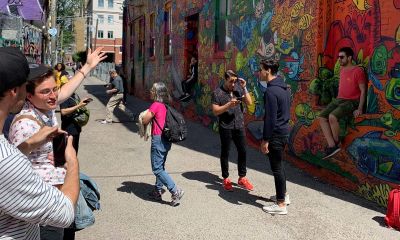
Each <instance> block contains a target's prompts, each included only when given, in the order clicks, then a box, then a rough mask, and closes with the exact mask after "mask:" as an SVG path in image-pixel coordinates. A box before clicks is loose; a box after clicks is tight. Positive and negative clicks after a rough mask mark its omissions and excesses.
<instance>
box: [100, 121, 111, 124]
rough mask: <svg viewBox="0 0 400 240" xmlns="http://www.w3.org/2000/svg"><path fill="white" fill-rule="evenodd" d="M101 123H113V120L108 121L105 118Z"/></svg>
mask: <svg viewBox="0 0 400 240" xmlns="http://www.w3.org/2000/svg"><path fill="white" fill-rule="evenodd" d="M100 123H101V124H111V123H112V121H111V122H110V121H107V120H103V121H101V122H100Z"/></svg>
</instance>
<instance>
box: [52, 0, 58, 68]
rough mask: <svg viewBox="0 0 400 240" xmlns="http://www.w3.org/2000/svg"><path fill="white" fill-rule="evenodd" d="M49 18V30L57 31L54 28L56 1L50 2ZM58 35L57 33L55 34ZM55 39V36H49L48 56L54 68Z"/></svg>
mask: <svg viewBox="0 0 400 240" xmlns="http://www.w3.org/2000/svg"><path fill="white" fill-rule="evenodd" d="M50 16H51V28H52V29H57V28H56V19H57V0H51V6H50ZM57 34H58V33H57ZM56 41H57V37H56V36H51V50H50V56H51V65H52V66H54V65H55V62H56V61H57V59H56V52H57V42H56Z"/></svg>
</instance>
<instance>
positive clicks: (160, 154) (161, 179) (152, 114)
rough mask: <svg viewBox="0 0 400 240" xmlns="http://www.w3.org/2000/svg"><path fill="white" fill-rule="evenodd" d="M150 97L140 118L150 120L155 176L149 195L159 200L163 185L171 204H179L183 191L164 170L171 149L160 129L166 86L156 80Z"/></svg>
mask: <svg viewBox="0 0 400 240" xmlns="http://www.w3.org/2000/svg"><path fill="white" fill-rule="evenodd" d="M150 94H151V95H150V97H151V99H152V100H153V101H154V102H153V103H152V104H151V106H150V107H149V110H148V111H147V113H146V115H145V116H144V117H143V119H142V123H143V124H145V125H147V124H149V123H150V122H152V124H151V126H152V129H151V152H150V156H151V168H152V170H153V173H154V175H155V176H156V183H155V187H154V191H153V192H151V193H150V196H151V197H152V198H154V199H155V200H158V201H161V200H162V194H163V192H164V190H163V186H166V187H167V189H168V191H169V192H170V193H171V206H177V205H179V204H180V200H181V198H182V197H183V194H184V191H183V190H182V189H180V188H178V186H177V185H176V184H175V182H174V181H173V180H172V178H171V176H170V175H169V174H168V173H167V172H166V171H165V162H166V161H167V155H168V152H169V150H170V149H171V142H168V141H167V140H166V139H165V138H164V137H162V129H163V128H164V125H165V121H166V115H167V109H166V106H165V104H167V103H168V102H169V100H170V95H169V93H168V89H167V86H165V84H164V83H162V82H156V83H154V84H153V87H152V88H151V90H150Z"/></svg>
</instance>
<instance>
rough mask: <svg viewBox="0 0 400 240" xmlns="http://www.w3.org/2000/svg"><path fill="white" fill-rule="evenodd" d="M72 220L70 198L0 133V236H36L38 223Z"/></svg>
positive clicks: (57, 223)
mask: <svg viewBox="0 0 400 240" xmlns="http://www.w3.org/2000/svg"><path fill="white" fill-rule="evenodd" d="M73 221H74V207H73V204H72V202H71V200H70V199H69V198H68V197H66V196H64V194H63V193H62V192H60V191H59V190H58V189H57V188H55V187H53V186H51V185H49V184H47V183H45V182H44V181H43V180H42V179H41V178H40V177H39V176H38V175H37V174H35V173H34V172H33V171H32V165H31V163H30V162H29V160H28V158H27V157H26V156H25V155H23V154H22V153H21V152H20V151H19V150H18V149H17V148H16V147H15V146H13V145H11V144H10V143H9V142H8V141H7V140H6V139H5V137H4V135H0V239H39V238H40V234H39V224H40V225H51V226H55V227H61V228H66V227H68V226H70V225H71V223H72V222H73Z"/></svg>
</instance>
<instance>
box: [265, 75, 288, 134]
mask: <svg viewBox="0 0 400 240" xmlns="http://www.w3.org/2000/svg"><path fill="white" fill-rule="evenodd" d="M264 104H265V115H264V131H263V139H264V140H265V141H269V140H270V139H271V137H272V136H273V135H274V136H283V135H289V120H290V89H289V88H288V86H287V84H286V83H285V82H284V81H283V79H282V78H281V77H280V76H277V77H276V78H275V79H274V80H272V81H270V82H268V85H267V90H266V91H265V93H264Z"/></svg>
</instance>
